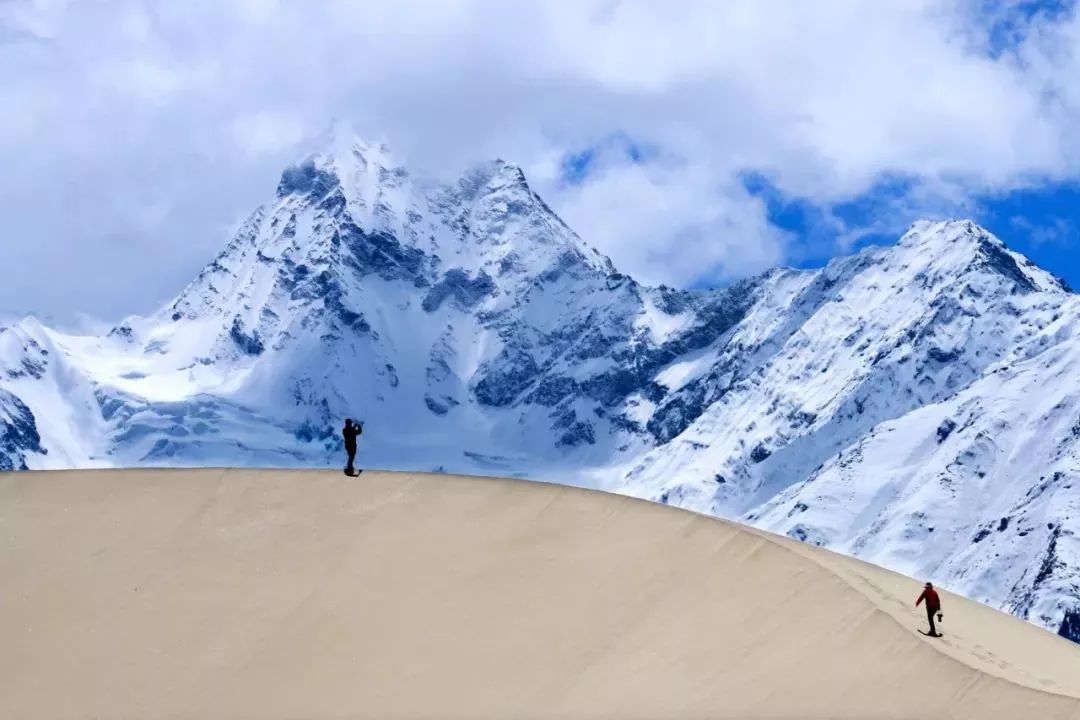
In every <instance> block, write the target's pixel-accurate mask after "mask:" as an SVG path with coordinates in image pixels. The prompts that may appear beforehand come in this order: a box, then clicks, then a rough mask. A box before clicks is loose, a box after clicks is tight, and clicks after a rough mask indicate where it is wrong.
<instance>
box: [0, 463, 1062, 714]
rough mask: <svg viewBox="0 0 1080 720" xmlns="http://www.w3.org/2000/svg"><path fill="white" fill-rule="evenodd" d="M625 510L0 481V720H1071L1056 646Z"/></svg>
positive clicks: (589, 503)
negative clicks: (939, 619)
mask: <svg viewBox="0 0 1080 720" xmlns="http://www.w3.org/2000/svg"><path fill="white" fill-rule="evenodd" d="M920 584H921V583H920V582H918V581H915V580H911V579H909V578H905V577H902V576H899V575H896V574H893V573H890V572H887V571H885V570H881V569H879V568H876V567H873V566H870V565H866V564H863V563H860V562H857V561H854V560H850V559H847V558H843V557H840V556H837V555H834V554H831V553H828V552H824V551H821V550H819V549H816V548H811V547H808V546H804V545H800V544H798V543H794V542H791V541H788V540H786V539H783V538H777V537H775V536H771V535H767V534H764V533H761V532H757V531H753V530H748V529H746V528H743V527H740V526H737V525H733V524H730V523H726V522H722V521H719V520H714V519H711V518H707V517H704V516H701V515H695V514H692V513H687V512H683V511H679V510H674V509H671V508H666V507H663V506H659V505H653V504H650V503H646V502H643V501H638V500H633V499H629V498H625V497H619V496H615V495H606V494H602V493H595V492H588V491H584V490H579V489H572V488H566V487H560V486H555V485H545V484H535V483H527V482H521V481H504V480H490V479H479V478H463V477H453V476H445V475H419V474H416V475H412V474H395V473H379V472H366V473H364V474H363V475H361V476H360V477H358V478H348V477H345V476H344V475H342V474H341V473H340V472H313V471H310V472H297V471H281V470H278V471H270V470H157V471H147V470H132V471H86V472H56V473H52V472H40V473H15V474H5V475H0V718H13V719H16V718H17V719H20V720H31V719H33V718H50V719H52V718H109V719H112V718H133V719H135V718H137V719H139V720H147V719H152V718H251V719H253V720H254V719H259V720H265V719H272V718H304V719H311V720H314V719H318V718H378V719H380V720H389V719H392V718H470V719H474V720H475V719H481V718H502V719H507V718H544V717H546V718H579V717H581V718H585V717H588V718H597V717H603V718H619V719H620V720H627V719H632V718H798V719H799V720H811V719H813V718H859V719H867V718H934V719H937V718H979V719H980V720H986V719H987V718H1009V720H1026V719H1029V718H1030V719H1031V720H1043V719H1049V718H1073V719H1074V720H1080V699H1078V698H1080V646H1076V645H1073V644H1072V643H1069V642H1067V641H1065V640H1062V639H1061V638H1058V637H1055V636H1054V635H1052V634H1051V633H1048V632H1046V631H1044V630H1040V629H1038V628H1036V627H1034V626H1031V625H1029V624H1027V623H1024V622H1021V621H1019V620H1016V619H1014V618H1011V617H1008V616H1006V615H1004V614H1001V613H998V612H996V611H993V610H990V609H988V608H986V607H983V606H981V605H978V604H976V603H972V602H969V601H965V600H961V599H959V598H956V597H954V596H952V595H949V594H947V593H946V594H944V595H943V603H944V611H945V621H944V623H943V626H942V629H943V630H944V632H945V633H946V635H945V637H944V638H942V639H937V640H935V639H931V638H926V637H924V636H922V635H919V634H918V633H917V632H916V630H917V628H920V627H923V625H924V623H925V614H924V613H923V612H922V611H921V609H920V610H916V609H915V608H914V607H912V603H913V602H914V599H915V597H916V595H917V594H918V592H919V589H920Z"/></svg>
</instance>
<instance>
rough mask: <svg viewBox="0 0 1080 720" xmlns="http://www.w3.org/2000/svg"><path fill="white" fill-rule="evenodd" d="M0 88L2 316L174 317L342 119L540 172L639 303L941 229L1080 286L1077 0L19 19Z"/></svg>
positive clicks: (483, 0) (461, 164)
mask: <svg viewBox="0 0 1080 720" xmlns="http://www.w3.org/2000/svg"><path fill="white" fill-rule="evenodd" d="M0 97H3V98H5V108H6V112H5V113H2V114H0V163H2V164H3V166H4V168H5V172H4V173H0V218H3V219H4V226H3V232H4V236H3V237H4V239H3V241H0V267H2V268H4V269H5V270H6V269H8V268H16V272H10V271H9V272H8V273H7V274H6V275H5V277H4V282H2V283H0V316H13V315H22V314H26V313H33V314H37V315H40V316H42V317H44V318H46V319H55V320H57V321H71V320H73V319H75V318H77V317H78V316H79V315H81V314H85V315H89V316H93V317H100V318H106V319H118V318H120V317H123V316H125V315H128V314H131V313H144V312H148V311H151V310H153V309H154V308H155V307H156V306H158V305H159V304H161V303H164V302H167V301H168V300H169V299H170V298H171V297H172V296H173V295H175V294H176V293H177V292H178V291H179V290H180V289H182V287H183V286H184V285H185V284H186V283H187V282H188V281H189V280H190V279H191V278H192V277H193V276H194V275H195V274H197V273H198V271H199V270H200V268H201V267H202V266H203V265H204V264H205V263H206V262H207V261H208V260H209V259H210V258H212V257H213V256H214V254H215V253H216V252H217V251H218V250H219V249H220V248H221V247H222V246H223V245H224V244H225V243H226V242H227V241H228V238H229V233H230V230H231V228H234V227H235V226H236V225H237V223H238V222H239V221H240V220H241V219H242V218H243V217H245V216H246V215H247V214H249V213H250V212H251V211H252V210H253V209H254V208H256V207H257V206H259V205H260V204H262V203H264V202H267V201H268V200H270V199H271V198H272V196H273V188H274V187H275V185H276V182H277V177H278V175H279V174H280V172H281V170H282V168H283V167H285V166H286V165H288V164H291V163H292V162H294V161H296V160H297V159H298V157H299V156H300V155H302V154H303V153H304V152H306V151H308V150H310V149H312V147H311V144H310V143H311V140H312V138H313V137H315V136H317V135H318V133H320V132H321V131H323V130H324V129H325V127H326V126H327V124H328V123H329V122H330V120H331V119H332V118H340V119H344V120H347V121H349V122H351V123H352V124H353V125H354V126H355V127H356V128H357V130H358V132H359V133H360V134H361V135H362V136H363V137H364V138H366V139H368V140H373V141H385V142H386V143H387V144H388V145H389V146H390V147H391V148H392V149H393V152H394V155H395V157H396V158H397V159H398V160H399V161H400V162H401V163H402V164H403V165H405V166H407V167H408V168H409V169H410V171H412V172H413V173H414V174H417V175H423V176H430V177H436V178H442V179H449V180H453V179H454V178H456V177H457V176H458V175H459V174H460V173H461V172H462V171H463V170H464V169H465V168H466V167H467V166H468V165H469V164H470V163H474V162H482V161H485V160H489V159H491V158H495V157H501V158H503V159H505V160H508V161H512V162H516V163H518V164H519V165H521V166H522V168H523V169H524V170H525V173H526V176H527V177H528V178H529V181H530V183H531V184H532V185H533V187H534V188H535V189H536V190H537V191H538V192H539V193H540V194H541V195H542V196H543V197H544V198H545V200H547V201H548V203H549V204H550V205H551V206H552V207H553V208H554V209H555V210H556V211H557V212H558V213H559V214H560V215H561V216H562V217H563V218H564V219H565V220H566V221H567V223H568V224H569V225H570V226H571V227H573V228H574V229H575V230H577V231H578V233H579V234H580V235H581V236H582V237H583V238H584V239H585V240H586V241H588V242H589V243H591V244H593V245H594V246H595V247H597V248H598V249H599V250H601V251H602V252H604V253H606V254H607V255H609V256H610V257H611V258H612V259H613V260H614V261H615V263H616V265H617V266H619V267H620V269H622V270H623V271H624V272H627V273H629V274H631V275H634V276H635V277H637V278H638V279H640V280H641V281H642V282H646V283H654V284H656V283H666V284H668V285H673V286H701V285H715V284H723V283H726V282H730V281H731V280H733V279H736V278H739V277H744V276H746V275H750V274H754V273H757V272H761V271H762V270H764V269H767V268H769V267H772V266H775V265H778V264H786V265H799V266H812V265H819V264H822V263H824V262H826V261H827V260H828V259H829V258H830V257H833V256H835V255H837V254H841V253H848V252H851V251H852V250H854V249H857V248H858V247H860V246H862V245H865V244H866V243H871V242H892V241H893V240H895V239H896V237H897V236H898V235H899V233H900V232H902V231H903V230H904V229H905V228H906V227H907V226H908V225H910V223H911V222H912V221H913V220H915V219H917V218H920V217H942V216H947V217H971V218H973V219H975V220H977V221H978V222H980V223H982V224H984V225H985V226H986V227H988V228H989V229H990V230H992V231H993V232H995V233H996V234H998V235H999V236H1000V237H1002V238H1003V239H1004V240H1006V242H1008V243H1009V244H1010V245H1011V246H1012V247H1014V248H1016V249H1017V250H1020V251H1021V252H1023V253H1025V254H1027V255H1029V256H1030V257H1031V258H1032V259H1033V260H1035V261H1036V262H1038V263H1039V264H1041V265H1043V266H1045V267H1047V268H1048V269H1049V270H1051V271H1053V272H1056V273H1058V274H1060V275H1062V276H1063V277H1064V278H1065V279H1067V280H1068V281H1069V282H1070V283H1071V284H1073V285H1075V286H1078V287H1080V264H1078V262H1077V261H1076V260H1074V256H1075V255H1076V252H1075V250H1076V243H1077V242H1078V238H1077V235H1078V228H1080V214H1078V211H1077V209H1076V208H1077V203H1076V200H1077V199H1078V198H1077V182H1078V181H1080V132H1078V131H1077V128H1080V17H1078V15H1077V12H1076V3H1075V2H1073V0H1039V1H1037V2H1033V1H1031V0H874V2H850V1H848V0H821V2H805V0H727V1H726V2H714V1H713V0H685V1H684V2H679V3H667V2H658V1H656V0H580V1H579V2H563V1H562V0H536V2H530V3H494V2H491V1H490V0H445V2H439V3H431V2H428V1H427V0H371V1H370V2H364V3H334V2H314V1H313V2H310V3H308V2H305V3H297V2H292V1H291V0H189V1H187V2H183V3H161V2H156V1H155V0H101V1H100V2H96V3H70V2H56V1H55V0H20V1H19V2H0ZM117 278H120V279H121V280H122V281H119V282H118V281H117Z"/></svg>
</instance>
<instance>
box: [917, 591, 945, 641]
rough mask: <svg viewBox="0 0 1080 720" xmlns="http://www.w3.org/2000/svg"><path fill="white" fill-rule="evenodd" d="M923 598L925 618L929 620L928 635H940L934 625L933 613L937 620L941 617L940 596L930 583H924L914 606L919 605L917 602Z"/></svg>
mask: <svg viewBox="0 0 1080 720" xmlns="http://www.w3.org/2000/svg"><path fill="white" fill-rule="evenodd" d="M924 600H925V601H926V619H927V620H929V621H930V637H941V636H940V635H938V631H937V627H935V626H934V615H937V616H938V620H940V619H941V598H939V597H938V594H937V590H935V589H934V586H933V584H932V583H926V587H924V588H923V591H922V595H920V596H919V599H918V600H916V601H915V607H919V603H921V602H922V601H924Z"/></svg>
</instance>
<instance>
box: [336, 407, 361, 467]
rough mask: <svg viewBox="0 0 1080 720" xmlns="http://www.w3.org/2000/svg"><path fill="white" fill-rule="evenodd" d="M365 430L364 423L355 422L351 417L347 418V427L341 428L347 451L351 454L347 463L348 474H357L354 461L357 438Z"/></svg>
mask: <svg viewBox="0 0 1080 720" xmlns="http://www.w3.org/2000/svg"><path fill="white" fill-rule="evenodd" d="M362 432H364V427H363V425H357V424H353V421H352V419H351V418H345V427H343V428H342V429H341V437H342V438H343V439H344V440H345V452H346V454H348V456H349V462H348V463H347V464H346V465H345V474H346V475H356V469H355V468H354V467H353V463H354V462H355V461H356V438H357V437H358V436H359V435H360V433H362Z"/></svg>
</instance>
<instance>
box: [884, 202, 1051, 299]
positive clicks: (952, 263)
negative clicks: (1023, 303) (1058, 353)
mask: <svg viewBox="0 0 1080 720" xmlns="http://www.w3.org/2000/svg"><path fill="white" fill-rule="evenodd" d="M897 247H898V248H901V249H909V250H913V251H915V252H917V253H919V254H926V255H932V257H933V263H934V264H935V265H936V266H938V267H939V268H948V267H953V268H955V270H956V271H957V272H968V271H971V270H977V271H980V272H991V273H994V274H996V275H998V276H1000V277H1004V278H1006V279H1007V280H1009V281H1012V283H1013V284H1014V285H1015V287H1016V289H1017V290H1019V291H1020V292H1023V293H1027V292H1033V291H1036V290H1042V291H1049V292H1068V288H1067V287H1066V286H1065V284H1064V282H1062V281H1061V280H1060V279H1058V278H1057V277H1055V276H1053V275H1052V274H1050V273H1048V272H1046V271H1045V270H1042V269H1041V268H1039V267H1038V266H1036V265H1035V264H1034V263H1032V262H1031V261H1030V260H1028V259H1027V258H1026V257H1024V256H1023V255H1021V254H1020V253H1017V252H1014V251H1012V250H1010V249H1009V248H1008V247H1007V246H1006V245H1005V243H1004V242H1003V241H1002V240H1001V239H1000V238H998V237H997V236H995V235H994V234H993V233H991V232H990V231H989V230H987V229H986V228H984V227H982V226H980V225H979V224H978V223H976V222H974V221H973V220H969V219H950V220H940V221H932V220H919V221H917V222H915V223H913V224H912V225H911V227H910V228H909V229H908V231H907V232H906V233H905V234H904V236H903V237H902V238H900V241H899V242H898V243H897Z"/></svg>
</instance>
